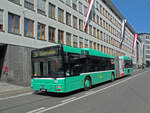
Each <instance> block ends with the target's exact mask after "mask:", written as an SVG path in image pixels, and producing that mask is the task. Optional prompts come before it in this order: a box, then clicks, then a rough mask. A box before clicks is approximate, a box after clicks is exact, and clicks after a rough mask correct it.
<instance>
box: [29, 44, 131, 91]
mask: <svg viewBox="0 0 150 113" xmlns="http://www.w3.org/2000/svg"><path fill="white" fill-rule="evenodd" d="M32 69H33V75H32V81H31V88H32V89H33V90H34V91H42V92H55V93H68V92H71V91H74V90H78V89H81V88H84V89H85V90H89V89H90V88H91V87H92V86H93V85H96V84H99V83H102V82H106V81H110V80H111V81H113V80H114V79H116V78H120V77H122V76H126V75H129V74H132V71H133V69H132V59H130V58H128V57H125V56H120V57H115V56H112V55H108V54H104V53H102V52H101V51H97V50H94V49H90V48H74V47H70V46H66V45H57V46H52V47H47V48H42V49H37V50H33V51H32Z"/></svg>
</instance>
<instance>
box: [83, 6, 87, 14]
mask: <svg viewBox="0 0 150 113" xmlns="http://www.w3.org/2000/svg"><path fill="white" fill-rule="evenodd" d="M86 14H87V7H86V6H84V16H86Z"/></svg>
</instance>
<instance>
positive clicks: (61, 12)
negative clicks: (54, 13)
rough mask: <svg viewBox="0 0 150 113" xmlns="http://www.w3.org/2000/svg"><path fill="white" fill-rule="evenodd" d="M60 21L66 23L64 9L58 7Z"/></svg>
mask: <svg viewBox="0 0 150 113" xmlns="http://www.w3.org/2000/svg"><path fill="white" fill-rule="evenodd" d="M58 21H59V22H62V23H64V10H62V9H60V8H58Z"/></svg>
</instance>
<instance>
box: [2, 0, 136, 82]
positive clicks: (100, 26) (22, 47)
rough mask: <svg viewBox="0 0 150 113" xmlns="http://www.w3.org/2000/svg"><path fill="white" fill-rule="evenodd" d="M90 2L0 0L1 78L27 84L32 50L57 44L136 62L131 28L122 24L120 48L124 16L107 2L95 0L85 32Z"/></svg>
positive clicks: (107, 0) (72, 0) (105, 0)
mask: <svg viewBox="0 0 150 113" xmlns="http://www.w3.org/2000/svg"><path fill="white" fill-rule="evenodd" d="M88 6H89V0H82V1H79V0H1V1H0V52H1V54H0V79H1V80H5V78H6V75H5V74H4V67H6V66H8V77H7V78H8V79H9V80H10V81H15V82H21V83H22V82H28V81H29V80H30V77H31V75H32V73H31V50H33V49H36V48H42V47H47V46H53V45H56V44H57V43H58V44H65V45H69V46H74V47H79V48H84V47H86V48H87V47H88V48H93V49H97V50H100V51H102V52H103V53H107V54H111V55H115V56H121V55H125V56H128V57H132V58H134V59H135V56H134V55H133V54H132V44H133V37H134V34H135V31H134V29H133V28H132V27H131V25H130V24H129V23H128V22H127V23H126V24H125V35H124V36H125V40H124V42H123V45H122V48H121V49H120V48H119V45H120V35H121V29H122V21H123V20H124V17H123V15H122V14H121V13H120V12H119V11H118V9H117V8H116V7H115V5H114V4H113V3H112V2H111V1H110V0H95V2H94V7H93V9H92V11H91V13H90V17H89V21H88V26H87V31H85V30H84V18H85V15H86V13H87V10H88Z"/></svg>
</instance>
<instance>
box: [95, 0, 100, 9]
mask: <svg viewBox="0 0 150 113" xmlns="http://www.w3.org/2000/svg"><path fill="white" fill-rule="evenodd" d="M95 8H96V9H97V10H98V11H99V2H98V1H96V4H95Z"/></svg>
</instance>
